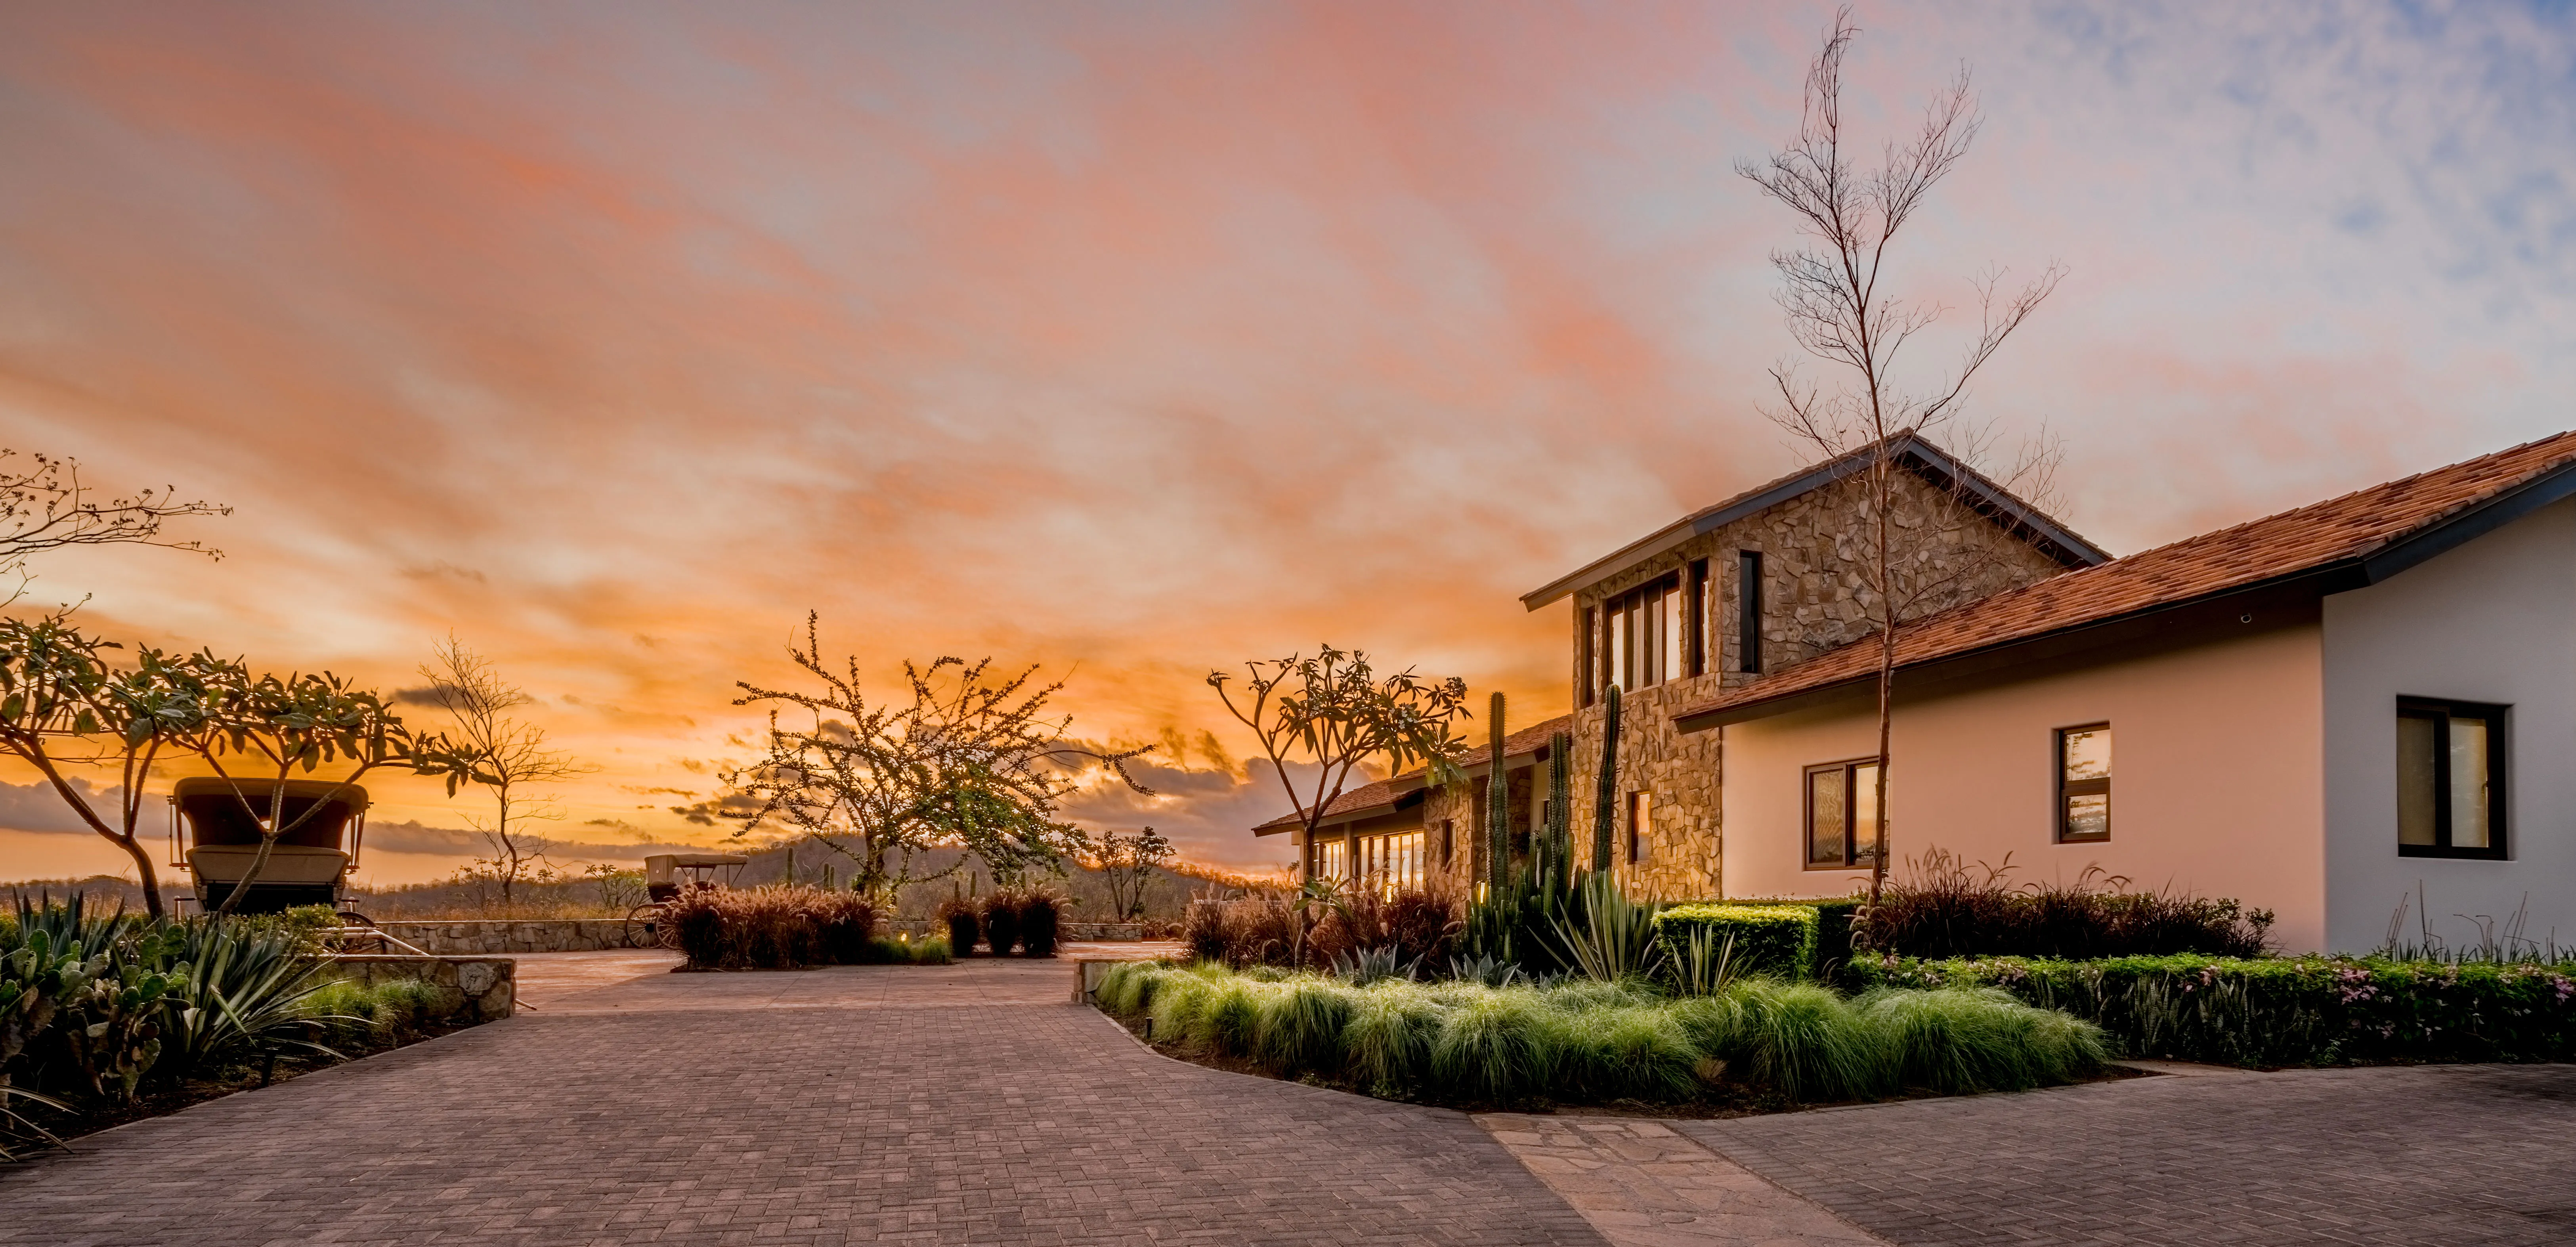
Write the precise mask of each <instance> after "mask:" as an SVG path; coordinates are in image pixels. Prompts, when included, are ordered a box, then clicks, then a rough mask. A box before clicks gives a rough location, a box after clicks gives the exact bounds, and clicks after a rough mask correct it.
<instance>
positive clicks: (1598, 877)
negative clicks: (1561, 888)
mask: <svg viewBox="0 0 2576 1247" xmlns="http://www.w3.org/2000/svg"><path fill="white" fill-rule="evenodd" d="M1575 886H1576V888H1577V890H1578V891H1580V892H1581V893H1582V897H1583V912H1582V914H1581V916H1580V917H1579V918H1575V919H1571V920H1569V919H1568V918H1566V917H1553V918H1551V919H1550V923H1549V924H1550V926H1551V927H1553V928H1554V931H1555V934H1556V939H1557V942H1558V943H1559V944H1560V945H1561V946H1562V947H1563V948H1564V949H1565V953H1566V956H1567V957H1568V959H1570V960H1571V961H1572V962H1573V963H1574V968H1575V969H1576V970H1578V971H1580V972H1581V973H1582V974H1583V975H1584V977H1586V978H1591V979H1597V980H1600V981H1601V982H1605V983H1609V982H1616V981H1618V980H1621V979H1625V978H1632V977H1641V976H1645V975H1651V974H1653V973H1655V971H1656V970H1657V969H1659V968H1660V967H1661V966H1662V964H1663V960H1664V950H1663V949H1662V947H1661V946H1659V945H1658V944H1657V943H1656V942H1655V907H1654V906H1652V905H1640V904H1637V903H1636V902H1633V901H1631V900H1629V899H1628V898H1627V896H1626V894H1624V893H1622V892H1621V891H1620V890H1619V881H1618V880H1617V879H1616V878H1613V877H1612V876H1611V875H1610V874H1608V873H1607V872H1596V873H1594V874H1591V875H1587V876H1585V877H1584V879H1583V881H1582V882H1581V883H1579V884H1577V885H1575Z"/></svg>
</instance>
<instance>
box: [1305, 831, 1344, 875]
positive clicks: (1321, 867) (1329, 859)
mask: <svg viewBox="0 0 2576 1247" xmlns="http://www.w3.org/2000/svg"><path fill="white" fill-rule="evenodd" d="M1308 877H1309V878H1314V879H1346V878H1349V877H1350V858H1349V856H1348V846H1346V845H1344V844H1343V843H1342V842H1341V841H1339V840H1327V841H1325V842H1323V843H1322V844H1319V845H1316V846H1315V869H1314V872H1313V874H1311V875H1310V876H1308Z"/></svg>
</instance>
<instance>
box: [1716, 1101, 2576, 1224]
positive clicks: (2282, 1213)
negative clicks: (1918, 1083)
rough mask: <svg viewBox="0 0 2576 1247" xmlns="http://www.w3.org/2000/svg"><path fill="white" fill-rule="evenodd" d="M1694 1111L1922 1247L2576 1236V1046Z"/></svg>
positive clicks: (1813, 1193)
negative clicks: (2469, 1058) (2474, 1062)
mask: <svg viewBox="0 0 2576 1247" xmlns="http://www.w3.org/2000/svg"><path fill="white" fill-rule="evenodd" d="M1680 1128H1681V1129H1682V1130H1684V1131H1685V1132H1687V1133H1689V1134H1690V1135H1691V1136H1692V1137H1693V1138H1696V1139H1699V1140H1700V1141H1702V1142H1704V1143H1706V1144H1708V1145H1709V1146H1710V1147H1711V1148H1713V1149H1715V1150H1717V1151H1719V1152H1722V1153H1724V1154H1725V1155H1727V1156H1729V1157H1731V1158H1733V1159H1735V1160H1737V1161H1740V1162H1742V1163H1743V1164H1744V1165H1745V1166H1746V1167H1747V1168H1749V1169H1751V1170H1753V1171H1754V1172H1755V1173H1758V1174H1761V1175H1763V1176H1764V1177H1767V1178H1770V1179H1771V1180H1773V1181H1775V1182H1777V1183H1779V1184H1780V1185H1782V1186H1784V1187H1786V1188H1788V1189H1790V1190H1792V1191H1795V1192H1797V1193H1799V1194H1801V1195H1804V1196H1806V1197H1808V1198H1810V1199H1812V1200H1815V1201H1816V1202H1818V1203H1820V1204H1822V1205H1824V1206H1825V1207H1827V1208H1830V1209H1832V1210H1834V1211H1835V1212H1838V1213H1841V1214H1842V1215H1843V1216H1845V1217H1848V1218H1850V1219H1851V1220H1852V1221H1853V1222H1855V1223H1857V1224H1859V1225H1861V1226H1862V1227H1864V1228H1866V1229H1869V1230H1871V1231H1873V1232H1875V1233H1877V1234H1879V1235H1881V1236H1883V1237H1885V1238H1887V1239H1888V1240H1890V1241H1892V1242H1896V1243H1901V1244H1906V1245H1907V1247H1934V1245H1936V1244H1959V1245H1962V1247H1969V1245H1975V1247H1983V1245H1986V1244H2003V1243H2012V1244H2028V1243H2080V1244H2091V1243H2121V1244H2134V1245H2137V1247H2147V1245H2151V1244H2152V1245H2163V1244H2175V1245H2188V1247H2215V1245H2217V1244H2229V1243H2249V1244H2266V1245H2268V1247H2294V1245H2297V1244H2323V1243H2332V1244H2357V1243H2368V1244H2373V1245H2374V1247H2386V1245H2411V1244H2423V1245H2425V1247H2435V1245H2439V1247H2471V1245H2476V1244H2496V1245H2501V1244H2517V1245H2519V1244H2530V1245H2532V1247H2540V1245H2543V1244H2550V1245H2563V1244H2567V1243H2576V1181H2571V1179H2570V1176H2569V1175H2570V1173H2571V1169H2570V1158H2571V1157H2576V1066H2566V1065H2541V1066H2498V1065H2488V1066H2424V1067H2415V1068H2384V1069H2352V1070H2303V1071H2290V1072H2282V1073H2274V1074H2252V1073H2245V1074H2226V1075H2217V1076H2211V1077H2197V1078H2142V1079H2136V1080H2133V1081H2127V1082H2117V1083H2096V1084H2091V1085H2087V1086H2081V1087H2068V1088H2061V1089H2058V1090H2054V1091H2042V1092H2034V1093H2031V1094H2027V1095H1997V1096H1977V1097H1971V1098H1966V1099H1955V1100H1925V1101H1917V1102H1912V1103H1904V1104H1888V1105H1877V1106H1871V1107H1866V1108H1854V1109H1835V1110H1829V1111H1825V1112H1817V1113H1799V1114H1791V1115H1784V1116H1776V1117H1761V1118H1742V1119H1737V1120H1732V1121H1710V1122H1689V1123H1683V1124H1682V1125H1681V1127H1680Z"/></svg>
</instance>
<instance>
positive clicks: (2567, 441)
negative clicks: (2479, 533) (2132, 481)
mask: <svg viewBox="0 0 2576 1247" xmlns="http://www.w3.org/2000/svg"><path fill="white" fill-rule="evenodd" d="M2571 462H2576V432H2568V433H2560V434H2558V435H2556V436H2553V437H2546V438H2542V439H2541V440H2539V441H2535V442H2527V443H2525V444H2523V445H2520V446H2516V447H2514V448H2512V449H2510V450H2504V451H2499V452H2497V453H2495V454H2492V455H2487V456H2484V457H2482V458H2477V459H2471V460H2469V461H2467V462H2465V463H2457V464H2453V465H2451V466H2449V467H2446V468H2438V469H2435V470H2433V471H2430V472H2424V473H2420V474H2418V475H2415V476H2410V477H2407V478H2405V479H2404V480H2397V481H2390V482H2388V483H2387V484H2384V485H2374V486H2372V487H2370V488H2368V489H2363V490H2358V491H2356V492H2353V493H2349V494H2345V495H2343V496H2342V497H2339V498H2330V499H2328V500H2326V501H2324V502H2319V503H2314V504H2311V505H2309V506H2304V507H2300V508H2298V509H2296V510H2292V511H2284V512H2281V513H2280V514H2278V515H2272V516H2267V517H2265V518H2263V519H2259V520H2253V521H2250V522H2248V523H2244V524H2239V525H2236V526H2235V527H2233V528H2223V529H2220V530H2218V531H2217V532H2212V533H2203V534H2201V535H2200V536H2197V537H2188V538H2185V539H2183V540H2181V541H2177V542H2174V543H2173V544H2171V545H2166V546H2158V547H2157V548H2155V549H2152V550H2146V551H2142V552H2140V553H2137V554H2132V555H2130V556H2128V557H2127V558H2122V559H2114V560H2112V561H2110V562H2108V563H2104V564H2102V565H2100V566H2098V567H2089V568H2085V569H2082V570H2080V571H2072V572H2067V573H2065V574H2063V575H2058V576H2052V577H2050V578H2048V579H2046V580H2042V581H2039V582H2037V583H2035V584H2031V585H2026V586H2024V587H2022V588H2019V589H2013V590H2009V591H2007V592H2003V593H1998V594H1996V595H1994V596H1993V597H1989V598H1985V599H1982V600H1980V601H1976V602H1971V603H1969V604H1968V605H1965V606H1961V607H1958V608H1955V609H1953V610H1949V611H1945V612H1942V613H1941V614H1938V615H1932V616H1928V617H1926V618H1923V619H1919V620H1916V621H1914V622H1913V623H1912V624H1909V625H1908V626H1907V627H1906V628H1905V629H1904V630H1903V631H1902V632H1900V633H1899V634H1898V635H1897V642H1896V648H1897V665H1898V666H1899V667H1900V668H1902V667H1910V666H1916V665H1919V664H1922V663H1927V662H1933V661H1938V660H1940V659H1944V658H1951V657H1955V656H1958V655H1961V654H1966V653H1971V652H1974V651H1977V650H1982V649H1988V648H1991V647H1994V646H1997V645H2001V644H2006V643H2009V642H2014V641H2022V640H2028V639H2031V638H2035V637H2039V636H2044V635H2047V634H2049V633H2052V632H2059V631H2063V630H2065V629H2068V628H2074V627H2080V626H2083V625H2085V624H2090V623H2098V622H2102V621H2105V620H2110V619H2116V618H2119V617H2122V616H2125V615H2130V614H2134V613H2138V612H2142V611H2147V610H2152V609H2155V608H2157V607H2162V606H2171V605H2176V604H2179V603H2182V602H2187V601H2191V600H2194V599H2198V598H2204V597H2209V596H2213V595H2216V594H2220V593H2225V592H2229V591H2233V590H2237V589H2244V588H2250V587H2253V586H2255V585H2259V584H2263V583H2266V582H2270V581H2275V580H2280V579H2283V578H2286V577H2291V576H2296V575H2299V574H2301V573H2305V572H2311V571H2316V570H2320V569H2322V568H2325V567H2328V566H2330V565H2334V564H2338V563H2343V562H2347V561H2351V560H2358V559H2363V558H2367V557H2369V556H2371V555H2373V554H2376V553H2378V552H2380V551H2382V550H2385V549H2387V548H2389V547H2391V546H2393V545H2394V544H2396V543H2397V542H2398V541H2399V540H2401V539H2403V538H2406V537H2410V536H2413V535H2415V534H2417V533H2419V532H2421V531H2424V530H2426V529H2429V528H2431V527H2434V526H2436V525H2438V524H2439V523H2441V522H2442V521H2444V520H2447V519H2450V518H2453V517H2456V516H2458V515H2460V514H2461V513H2463V512H2466V511H2468V510H2470V509H2472V508H2474V507H2476V506H2478V505H2479V504H2481V503H2484V502H2487V501H2489V500H2492V499H2494V498H2496V497H2497V496H2499V495H2501V494H2503V493H2505V492H2507V491H2509V490H2511V489H2513V488H2515V487H2516V486H2519V485H2522V484H2524V483H2526V482H2529V481H2531V480H2533V479H2535V478H2537V477H2540V476H2542V475H2544V474H2546V473H2548V472H2550V471H2552V470H2554V469H2557V468H2561V467H2564V466H2566V465H2568V464H2569V463H2571ZM1877 670H1878V648H1877V646H1876V644H1875V643H1874V642H1872V641H1869V640H1861V641H1856V642H1853V643H1851V644H1849V645H1845V646H1843V647H1841V648H1839V649H1835V650H1832V651H1829V652H1827V653H1824V654H1821V655H1818V656H1817V657H1815V658H1813V659H1810V660H1808V661H1806V662H1803V663H1800V664H1798V665H1797V666H1795V667H1791V668H1789V669H1787V670H1785V671H1782V672H1780V673H1778V674H1776V675H1772V676H1767V677H1765V678H1763V679H1759V680H1756V681H1754V682H1752V683H1750V684H1746V685H1743V686H1741V687H1738V688H1733V689H1729V690H1727V691H1726V693H1724V694H1723V695H1721V696H1719V697H1717V698H1715V699H1712V700H1710V701H1707V702H1702V703H1700V704H1698V705H1695V706H1691V707H1689V708H1687V709H1684V710H1682V711H1680V712H1678V713H1677V714H1675V715H1674V717H1675V718H1689V717H1692V716H1696V715H1702V714H1707V713H1710V712H1712V711H1719V710H1727V709H1732V708H1736V707H1741V706H1749V705H1753V704H1756V703H1760V702H1766V701H1772V700H1776V699H1778V698H1782V697H1787V696H1791V695H1793V694H1797V693H1803V692H1809V691H1813V690H1816V689H1821V688H1825V687H1828V686H1830V685H1835V684H1841V683H1844V682H1847V681H1850V680H1856V679H1865V678H1868V677H1869V676H1871V675H1873V674H1874V673H1875V672H1876V671H1877Z"/></svg>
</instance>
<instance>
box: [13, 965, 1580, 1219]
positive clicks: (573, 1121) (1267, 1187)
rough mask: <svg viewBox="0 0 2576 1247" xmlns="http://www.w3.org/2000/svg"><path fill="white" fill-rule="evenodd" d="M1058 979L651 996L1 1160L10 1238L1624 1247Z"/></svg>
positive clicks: (967, 974) (1055, 974) (1428, 1112)
mask: <svg viewBox="0 0 2576 1247" xmlns="http://www.w3.org/2000/svg"><path fill="white" fill-rule="evenodd" d="M1071 982H1072V972H1071V970H1070V969H1069V967H1067V966H1065V965H1063V964H1061V963H1057V964H1048V963H1042V962H1041V963H1026V962H994V961H989V960H985V961H975V962H968V963H963V964H960V965H957V966H951V967H913V966H905V967H873V966H871V967H842V968H835V969H828V970H813V971H806V972H801V973H778V974H725V975H716V974H686V975H683V974H650V975H646V976H644V977H640V978H635V979H631V980H629V981H626V982H623V983H619V984H616V985H614V986H608V987H601V988H597V989H594V990H591V991H586V992H573V993H568V994H560V995H556V996H554V997H553V998H552V999H550V1000H548V999H541V1000H540V1001H539V1009H540V1011H538V1012H533V1013H527V1014H522V1015H520V1016H518V1017H514V1018H511V1019H508V1020H506V1021H502V1022H495V1023H491V1024H489V1025H485V1026H480V1027H476V1028H474V1029H472V1030H468V1031H463V1032H460V1033H457V1034H454V1035H450V1036H448V1037H446V1038H443V1039H437V1040H433V1041H430V1042H428V1043H423V1044H418V1045H415V1046H413V1047H410V1048H405V1049H402V1050H400V1051H397V1052H391V1053H386V1054H384V1055H381V1056H376V1057H370V1058H368V1059H366V1060H363V1061H356V1062H352V1063H350V1064H347V1065H343V1066H339V1067H337V1068H333V1069H328V1070H323V1071H321V1072H318V1073H314V1074H308V1075H306V1076H304V1077H301V1078H297V1079H294V1080H292V1081H289V1082H286V1083H282V1084H280V1085H278V1086H275V1087H271V1088H268V1089H266V1090H262V1091H254V1092H249V1093H246V1094H241V1095H235V1096H230V1097H227V1098H224V1099H220V1100H213V1101H209V1102H206V1103H203V1104H199V1105H197V1106H195V1107H193V1108H189V1109H187V1110H185V1111H182V1112H179V1113H176V1114H173V1115H171V1116H167V1117H161V1118H155V1119H152V1120H148V1121H142V1122H137V1123H134V1124H132V1125H129V1126H125V1127H122V1128H119V1129H116V1130H111V1131H107V1132H105V1133H102V1134H98V1135H93V1136H90V1137H89V1138H86V1139H82V1140H80V1141H79V1142H78V1143H77V1145H76V1146H77V1147H78V1148H79V1151H78V1152H77V1153H76V1154H73V1155H61V1154H54V1155H50V1156H47V1157H45V1158H43V1159H40V1160H36V1161H33V1162H31V1163H28V1164H25V1165H19V1166H12V1167H0V1244H10V1245H12V1247H14V1245H17V1244H39V1243H41V1244H47V1245H49V1247H87V1245H100V1247H103V1245H105V1244H123V1245H130V1244H157V1243H178V1242H186V1243H190V1244H203V1245H206V1247H214V1245H217V1244H286V1243H320V1242H328V1243H342V1244H375V1243H384V1244H392V1243H402V1244H427V1243H462V1242H471V1243H525V1244H532V1245H542V1247H555V1245H556V1244H630V1243H688V1244H762V1245H767V1244H813V1245H818V1247H819V1245H823V1244H840V1243H856V1242H884V1243H978V1244H988V1243H989V1244H1003V1243H1008V1244H1017V1243H1031V1244H1092V1243H1101V1244H1107V1243H1120V1244H1125V1243H1205V1244H1224V1245H1225V1247H1241V1245H1244V1244H1268V1243H1281V1244H1287V1243H1336V1244H1398V1243H1407V1244H1409V1243H1458V1244H1510V1243H1527V1244H1587V1245H1591V1244H1600V1243H1602V1241H1603V1240H1602V1239H1601V1238H1600V1236H1599V1235H1597V1234H1596V1233H1594V1231H1593V1230H1592V1229H1591V1228H1590V1227H1589V1226H1588V1225H1587V1224H1586V1223H1585V1222H1584V1220H1583V1219H1582V1217H1581V1216H1579V1215H1578V1214H1577V1213H1575V1212H1574V1210H1573V1209H1571V1208H1569V1207H1568V1206H1567V1205H1566V1204H1565V1202H1564V1201H1563V1200H1560V1199H1558V1198H1557V1197H1556V1196H1555V1195H1554V1194H1553V1193H1551V1192H1550V1191H1549V1190H1548V1188H1547V1187H1545V1186H1543V1185H1540V1184H1539V1183H1536V1182H1532V1181H1531V1180H1530V1178H1529V1175H1528V1173H1527V1172H1526V1171H1525V1170H1523V1169H1522V1168H1521V1167H1520V1165H1518V1164H1517V1163H1515V1162H1514V1161H1513V1160H1512V1158H1511V1155H1510V1153H1508V1152H1507V1151H1505V1150H1504V1149H1503V1148H1502V1147H1501V1146H1500V1145H1498V1144H1497V1143H1496V1142H1495V1141H1494V1140H1493V1138H1492V1137H1491V1136H1489V1135H1487V1134H1486V1133H1485V1132H1484V1131H1483V1130H1481V1129H1479V1128H1478V1127H1477V1126H1476V1124H1475V1122H1474V1121H1472V1120H1471V1119H1469V1118H1468V1117H1467V1116H1466V1115H1464V1114H1460V1113H1454V1112H1446V1111H1440V1110H1432V1109H1423V1108H1417V1107H1412V1106H1407V1105H1397V1104H1383V1103H1378V1102H1375V1101H1370V1100H1364V1099H1360V1098H1358V1097H1354V1096H1348V1095H1342V1094H1339V1093H1336V1092H1330V1091H1324V1090H1319V1089H1316V1088H1312V1087H1304V1086H1298V1085H1295V1084H1291V1083H1278V1082H1270V1081H1266V1080H1261V1079H1253V1078H1246V1077H1242V1076H1239V1075H1234V1074H1227V1073H1222V1072H1218V1071H1215V1070H1206V1069H1201V1068H1198V1067H1196V1066H1189V1065H1182V1064H1180V1063H1177V1062H1174V1061H1171V1060H1168V1059H1166V1058H1164V1057H1162V1056H1159V1055H1156V1054H1155V1053H1153V1052H1151V1051H1149V1050H1147V1049H1146V1048H1144V1047H1143V1046H1141V1045H1139V1044H1137V1043H1136V1042H1134V1041H1133V1040H1131V1039H1130V1038H1128V1036H1127V1035H1126V1034H1125V1033H1123V1032H1122V1031H1121V1030H1120V1029H1119V1028H1118V1026H1117V1025H1116V1023H1114V1022H1111V1021H1110V1020H1109V1019H1107V1018H1105V1017H1103V1016H1101V1015H1100V1014H1099V1013H1097V1012H1095V1011H1094V1010H1092V1009H1090V1008H1088V1007H1086V1006H1080V1005H1075V1004H1073V1003H1071V1001H1070V995H1071V991H1070V988H1071Z"/></svg>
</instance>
